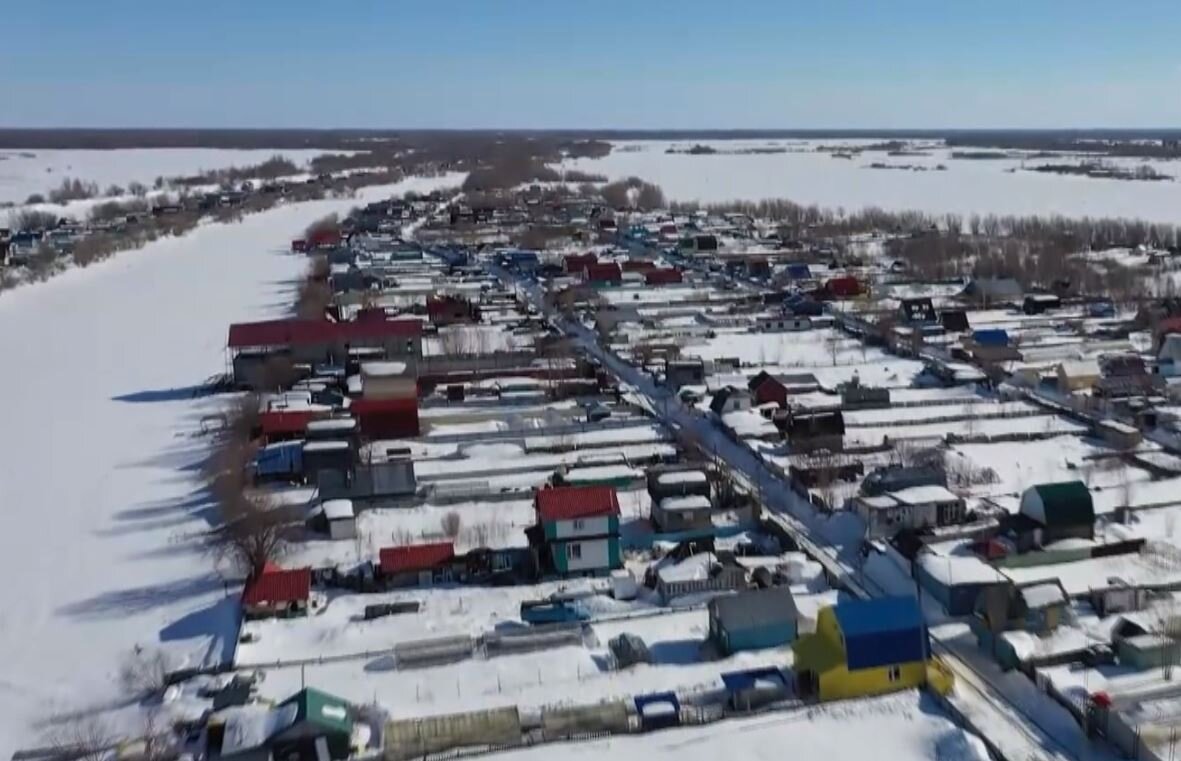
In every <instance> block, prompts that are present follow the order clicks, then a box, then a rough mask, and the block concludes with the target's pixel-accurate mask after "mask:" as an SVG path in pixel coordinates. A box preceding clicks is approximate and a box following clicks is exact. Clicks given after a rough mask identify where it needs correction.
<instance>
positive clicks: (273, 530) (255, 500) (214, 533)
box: [206, 491, 288, 576]
mask: <svg viewBox="0 0 1181 761" xmlns="http://www.w3.org/2000/svg"><path fill="white" fill-rule="evenodd" d="M218 509H219V512H220V514H221V518H222V523H221V525H219V526H216V527H214V528H213V529H210V530H209V531H208V532H207V533H206V548H207V549H208V550H209V552H210V554H212V555H213V556H214V558H216V559H217V560H226V561H229V562H230V563H231V564H232V565H233V566H234V567H235V568H236V569H238V570H239V571H240V572H242V573H243V574H245V575H247V576H253V575H255V574H258V573H261V572H262V569H263V568H264V567H265V566H266V564H267V563H270V562H273V561H275V560H278V559H279V558H280V557H282V556H283V553H284V551H285V550H286V549H287V525H288V521H287V520H286V519H285V518H284V516H283V513H282V511H280V510H277V509H275V508H274V505H272V504H271V500H270V499H268V498H267V497H266V496H265V495H262V494H259V493H256V492H245V491H242V492H228V493H224V494H222V495H221V496H220V497H219V499H218Z"/></svg>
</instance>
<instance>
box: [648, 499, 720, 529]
mask: <svg viewBox="0 0 1181 761" xmlns="http://www.w3.org/2000/svg"><path fill="white" fill-rule="evenodd" d="M712 511H713V504H712V503H711V502H710V499H709V497H704V496H701V495H700V494H689V495H686V496H683V497H665V498H664V499H662V500H660V501H659V502H657V503H655V504H653V505H652V525H653V527H655V528H656V530H657V531H659V532H661V533H665V534H670V533H679V532H682V531H685V532H711V531H712V530H713V521H712V519H711V517H710V514H711V513H712Z"/></svg>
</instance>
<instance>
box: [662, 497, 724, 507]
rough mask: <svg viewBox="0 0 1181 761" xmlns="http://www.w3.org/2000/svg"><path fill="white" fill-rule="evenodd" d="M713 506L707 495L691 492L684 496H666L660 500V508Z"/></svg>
mask: <svg viewBox="0 0 1181 761" xmlns="http://www.w3.org/2000/svg"><path fill="white" fill-rule="evenodd" d="M712 507H713V505H711V504H710V501H709V497H703V496H701V495H700V494H691V495H689V496H686V497H666V498H665V499H662V500H660V509H661V510H709V509H711V508H712Z"/></svg>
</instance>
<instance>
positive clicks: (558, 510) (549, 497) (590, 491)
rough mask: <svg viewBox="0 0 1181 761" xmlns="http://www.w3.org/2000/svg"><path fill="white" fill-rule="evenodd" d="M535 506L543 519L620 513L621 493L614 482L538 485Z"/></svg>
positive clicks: (560, 519)
mask: <svg viewBox="0 0 1181 761" xmlns="http://www.w3.org/2000/svg"><path fill="white" fill-rule="evenodd" d="M533 506H534V509H536V510H537V515H538V517H539V518H540V519H541V520H543V521H568V520H573V519H575V518H594V517H598V516H601V515H619V496H618V495H617V494H616V493H615V489H614V488H613V487H610V486H551V487H548V488H545V489H538V490H537V494H535V495H534V497H533Z"/></svg>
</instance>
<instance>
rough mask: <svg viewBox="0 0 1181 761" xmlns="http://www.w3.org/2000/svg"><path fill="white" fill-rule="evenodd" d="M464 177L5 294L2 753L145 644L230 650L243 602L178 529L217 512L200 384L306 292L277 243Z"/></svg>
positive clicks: (203, 234)
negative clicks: (202, 468)
mask: <svg viewBox="0 0 1181 761" xmlns="http://www.w3.org/2000/svg"><path fill="white" fill-rule="evenodd" d="M461 179H462V176H461V175H451V176H448V177H443V178H429V179H428V178H411V179H409V180H407V181H405V182H403V183H399V184H397V185H392V186H384V187H374V188H367V189H365V190H364V191H363V192H362V193H361V194H360V196H359V197H358V198H356V199H344V200H331V201H313V202H309V203H303V204H296V205H291V206H283V207H279V208H277V209H274V210H271V211H267V212H263V213H261V214H255V215H251V216H247V217H246V218H245V219H244V220H243V221H242V222H240V223H237V224H231V225H203V226H201V227H200V228H198V229H197V230H195V231H194V232H193V233H191V234H189V235H187V236H185V237H183V238H179V239H166V240H161V241H158V242H156V243H153V244H151V245H149V246H146V247H145V248H143V249H140V250H138V251H135V252H127V253H123V254H119V255H117V256H116V257H114V258H112V259H110V260H108V261H106V262H102V263H100V264H97V265H95V266H92V267H89V268H87V269H79V270H73V271H70V272H67V273H65V274H63V275H61V276H58V277H55V278H53V279H52V280H50V281H48V282H45V283H40V284H36V285H30V286H25V287H22V288H18V289H16V290H14V291H11V292H8V293H6V294H4V295H3V296H2V297H0V356H2V357H4V369H5V372H4V373H3V375H2V376H0V392H2V393H0V396H2V397H3V399H4V400H5V404H6V405H7V408H8V409H7V410H6V411H5V413H4V416H3V421H4V422H3V425H2V426H0V505H2V506H3V510H4V516H5V521H4V531H3V552H0V578H3V579H4V580H5V581H4V585H3V587H2V588H0V610H3V611H4V612H3V614H2V615H0V652H3V653H4V663H3V665H2V666H0V675H2V676H0V758H8V757H9V756H10V755H11V753H12V751H13V750H15V749H16V748H17V747H19V746H29V745H34V744H36V743H37V741H38V739H39V737H38V735H39V734H40V733H41V731H42V730H41V728H40V727H37V726H31V723H33V722H36V721H40V720H42V719H44V718H45V717H46V716H47V715H48V714H49V713H50V712H53V711H67V710H71V711H72V710H77V709H79V708H85V707H110V706H113V705H118V702H117V701H116V700H115V698H116V697H117V678H116V675H117V671H118V666H119V662H120V660H121V659H122V658H123V657H124V656H125V654H126V653H127V652H128V651H129V650H130V649H131V648H132V647H133V646H134V645H135V644H136V643H141V644H144V645H150V646H153V647H154V646H161V647H164V648H167V649H168V650H169V651H170V652H172V653H174V654H175V655H176V657H178V658H181V657H184V658H187V659H188V661H189V663H196V662H200V661H201V660H204V659H207V658H208V659H213V660H217V659H219V658H220V657H222V655H223V654H224V653H225V652H226V650H228V649H229V647H231V646H232V637H233V635H234V632H235V615H236V603H235V601H234V600H233V599H231V598H227V597H226V596H225V592H224V589H223V584H222V581H221V579H220V577H219V576H218V575H216V574H215V573H214V572H213V570H212V562H211V560H210V559H209V558H208V557H206V556H204V555H202V554H201V553H199V552H196V551H194V550H193V549H192V548H191V547H189V546H186V544H185V543H184V542H183V541H182V538H183V536H184V535H185V534H190V533H191V532H193V531H195V530H199V529H201V528H202V527H204V526H206V525H207V523H206V518H207V514H208V506H207V504H206V500H205V499H204V497H203V495H202V494H201V492H200V490H199V488H198V485H197V483H196V479H197V476H198V473H197V468H198V467H199V463H200V462H201V460H202V458H203V455H204V447H205V445H204V442H203V441H202V440H201V439H199V438H196V437H195V436H194V435H193V432H194V430H195V429H196V428H197V427H198V425H199V421H200V417H201V415H202V413H203V411H206V410H208V409H210V408H212V406H214V405H215V404H216V400H210V399H206V400H194V399H192V398H191V396H190V393H189V391H188V390H189V389H190V388H191V387H192V386H193V385H194V384H199V383H201V382H202V381H204V380H205V379H206V378H208V377H209V376H211V375H213V374H216V373H220V372H223V371H224V370H225V369H226V356H225V350H224V347H225V339H226V329H227V326H228V325H229V323H231V322H233V321H236V320H243V319H251V318H260V317H264V316H274V315H277V314H279V313H281V312H282V311H283V310H285V309H286V308H287V307H288V305H289V304H290V303H291V300H292V296H291V290H292V288H293V286H294V279H295V278H297V277H298V276H299V275H300V274H301V273H302V272H303V270H304V268H305V266H306V260H305V259H303V258H302V257H296V256H291V255H288V254H284V253H281V252H282V251H283V249H284V248H285V246H286V244H287V242H288V241H289V240H290V239H291V238H292V237H293V236H295V235H298V234H299V233H300V232H301V231H302V230H303V229H304V227H305V226H306V225H307V224H308V223H309V222H310V221H312V220H313V219H315V218H317V217H320V216H323V215H325V214H328V213H331V212H338V213H344V212H346V211H347V210H348V209H349V208H350V207H352V206H355V205H357V204H359V203H362V202H364V201H370V200H375V199H378V198H384V197H387V196H389V195H390V194H391V193H402V192H405V191H406V190H410V189H413V190H420V191H425V190H429V189H431V188H434V187H442V186H450V185H456V184H458V182H459V181H460V180H461ZM178 665H179V664H178ZM113 701H114V702H113Z"/></svg>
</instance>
